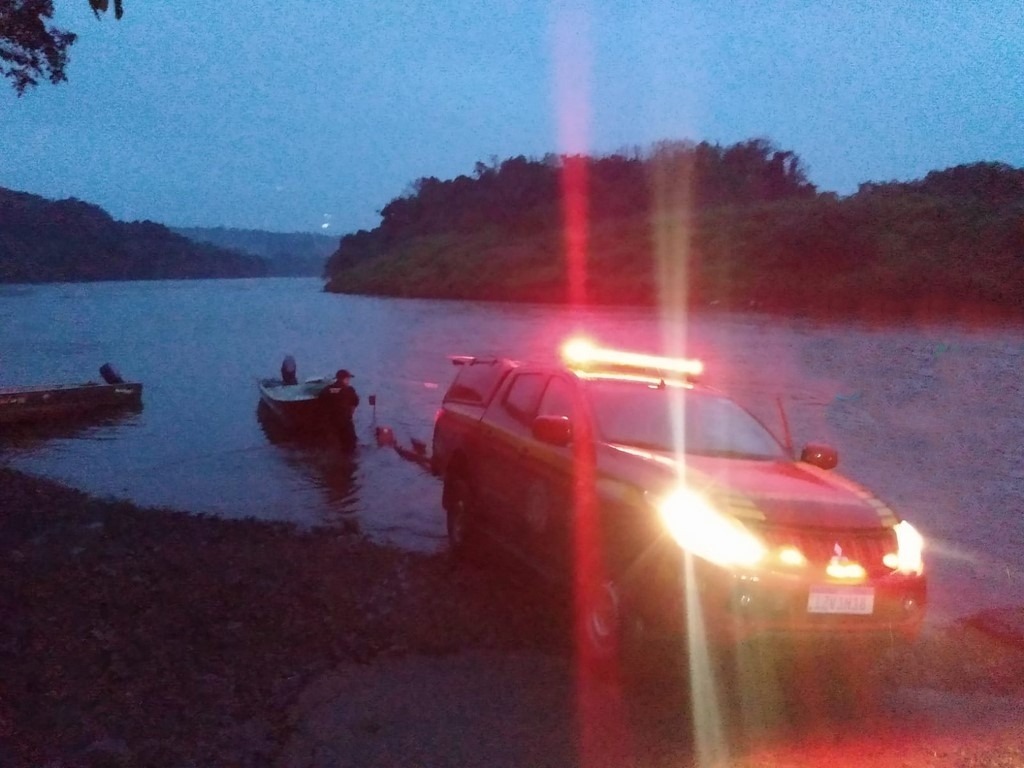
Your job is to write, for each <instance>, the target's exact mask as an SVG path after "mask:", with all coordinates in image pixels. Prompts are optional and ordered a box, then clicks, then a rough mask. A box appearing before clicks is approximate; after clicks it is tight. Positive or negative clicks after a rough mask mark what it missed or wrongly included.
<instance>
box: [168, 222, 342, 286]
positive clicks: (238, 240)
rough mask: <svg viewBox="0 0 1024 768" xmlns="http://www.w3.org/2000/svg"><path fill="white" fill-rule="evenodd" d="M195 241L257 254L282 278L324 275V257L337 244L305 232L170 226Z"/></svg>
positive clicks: (273, 273)
mask: <svg viewBox="0 0 1024 768" xmlns="http://www.w3.org/2000/svg"><path fill="white" fill-rule="evenodd" d="M172 231H174V232H177V233H178V234H179V235H184V236H185V237H187V238H189V239H190V240H193V241H195V242H197V243H210V244H212V245H216V246H219V247H221V248H231V249H234V250H236V251H242V252H243V253H251V254H253V255H255V256H259V257H261V258H262V259H264V260H265V261H266V262H267V274H268V275H274V276H281V277H302V276H308V277H323V274H324V267H325V266H326V264H327V259H328V258H329V257H330V255H331V254H332V253H334V251H335V249H337V247H338V238H337V237H328V236H327V235H318V234H313V233H308V232H264V231H262V230H256V229H226V228H224V227H216V228H212V229H211V228H202V227H172Z"/></svg>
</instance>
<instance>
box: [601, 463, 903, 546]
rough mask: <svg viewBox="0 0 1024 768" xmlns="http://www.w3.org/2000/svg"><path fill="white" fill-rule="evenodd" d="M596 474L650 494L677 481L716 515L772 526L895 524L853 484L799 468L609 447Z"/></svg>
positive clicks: (830, 473)
mask: <svg viewBox="0 0 1024 768" xmlns="http://www.w3.org/2000/svg"><path fill="white" fill-rule="evenodd" d="M597 469H598V475H599V477H601V476H613V477H617V478H623V479H626V480H627V482H630V483H634V484H635V485H636V486H637V487H639V488H645V489H650V490H651V491H652V492H653V493H655V494H660V493H667V492H668V491H669V490H670V489H671V488H672V487H673V486H674V485H676V484H677V483H678V482H679V480H680V478H682V479H683V480H684V481H685V482H686V484H687V485H689V486H690V487H691V488H693V489H694V490H697V491H700V492H701V493H703V494H704V495H705V496H706V497H707V498H708V499H709V500H711V501H712V502H713V503H714V504H715V506H716V507H717V508H718V509H720V510H721V511H722V512H727V513H729V514H732V515H734V516H736V517H738V518H742V519H746V520H763V521H765V522H768V523H771V524H773V525H780V526H799V527H821V528H878V527H880V526H888V525H893V524H895V523H896V522H897V518H896V516H895V515H894V513H893V512H892V510H890V509H889V508H888V507H887V506H886V505H885V504H883V503H882V502H881V501H879V500H878V499H877V498H875V496H873V495H872V494H871V493H870V492H869V491H867V490H866V489H864V488H863V487H861V486H860V485H858V484H857V483H854V482H853V481H852V480H849V479H847V478H845V477H843V476H842V475H840V474H838V473H836V472H835V471H826V470H823V469H819V468H818V467H815V466H813V465H811V464H807V463H804V462H795V461H763V460H753V459H733V458H716V457H708V456H694V455H684V456H676V455H675V454H672V453H667V452H660V451H659V452H653V451H645V450H640V449H636V448H631V447H629V446H622V445H613V444H609V445H605V446H603V450H599V451H598V467H597Z"/></svg>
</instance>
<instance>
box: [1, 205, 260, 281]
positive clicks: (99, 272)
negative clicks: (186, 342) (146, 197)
mask: <svg viewBox="0 0 1024 768" xmlns="http://www.w3.org/2000/svg"><path fill="white" fill-rule="evenodd" d="M266 273H267V265H266V263H265V262H264V261H263V260H262V259H260V258H258V257H256V256H252V255H249V254H244V253H240V252H238V251H232V250H227V249H224V248H218V247H216V246H213V245H208V244H201V243H196V242H193V241H192V240H189V239H188V238H186V237H183V236H181V235H179V234H176V233H174V232H172V231H171V230H169V229H168V228H167V227H165V226H163V225H162V224H156V223H154V222H152V221H136V222H120V221H115V220H114V219H113V218H111V216H110V215H109V214H108V213H107V212H106V211H104V210H103V209H102V208H99V207H98V206H95V205H92V204H90V203H85V202H82V201H81V200H75V199H68V200H48V199H46V198H43V197H39V196H37V195H32V194H28V193H25V192H15V191H13V190H9V189H3V188H0V283H44V282H82V281H90V280H156V279H168V278H209V277H261V276H263V275H265V274H266Z"/></svg>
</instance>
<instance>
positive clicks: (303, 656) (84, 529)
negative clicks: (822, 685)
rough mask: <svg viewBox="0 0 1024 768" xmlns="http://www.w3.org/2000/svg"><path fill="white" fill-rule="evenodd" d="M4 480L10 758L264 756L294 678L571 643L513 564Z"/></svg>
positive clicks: (930, 670)
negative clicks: (459, 562) (454, 564)
mask: <svg viewBox="0 0 1024 768" xmlns="http://www.w3.org/2000/svg"><path fill="white" fill-rule="evenodd" d="M0 489H2V495H3V510H2V512H0V765H3V766H5V767H7V766H11V767H14V768H20V767H21V766H37V765H47V764H54V765H61V766H99V765H105V766H107V765H125V766H127V765H148V766H185V765H252V766H256V765H267V764H272V763H273V762H275V761H276V760H277V759H279V757H281V756H282V755H281V753H282V749H283V748H284V747H285V745H287V744H289V743H294V738H295V734H296V733H297V732H299V731H301V729H302V728H303V727H305V724H304V723H303V722H299V721H297V720H296V716H295V704H296V702H298V701H299V700H300V697H301V695H302V693H303V692H304V691H306V690H307V689H308V687H309V685H310V684H311V683H313V682H314V681H317V680H319V679H321V678H322V677H323V675H324V674H328V673H330V672H331V671H332V670H336V669H339V668H351V665H352V664H356V665H360V666H362V667H365V668H366V669H367V670H368V673H369V674H372V669H374V667H375V665H377V664H388V663H391V661H393V660H400V659H406V658H409V659H411V658H424V657H432V658H438V659H445V658H452V657H455V656H457V655H459V654H460V652H462V651H472V652H474V653H475V652H477V651H485V652H486V653H487V654H488V658H491V659H493V658H494V655H495V654H497V655H498V656H499V657H501V656H504V655H516V654H520V653H528V654H534V655H537V654H539V655H540V656H541V657H543V658H547V659H552V660H555V661H554V662H553V663H559V662H558V661H557V660H559V659H561V660H564V659H565V658H566V656H567V643H566V637H567V634H568V633H567V631H566V627H565V625H564V623H563V621H562V618H561V617H562V616H563V612H562V611H560V610H558V608H559V606H558V605H557V602H553V601H552V600H550V599H548V598H546V597H545V596H544V595H543V594H541V593H540V592H539V590H537V589H536V588H535V587H534V586H532V585H531V584H530V583H529V581H528V580H524V579H523V578H522V577H521V576H516V575H514V574H512V573H510V572H508V571H507V570H506V569H502V568H481V569H476V570H468V571H467V570H464V569H463V570H452V569H451V568H450V566H449V564H448V561H447V560H446V559H445V558H444V557H443V556H424V555H415V554H409V553H405V552H401V551H397V550H392V549H388V548H384V547H380V546H376V545H373V544H371V543H368V542H366V541H365V540H364V539H362V538H361V537H358V536H356V535H354V534H351V533H345V532H343V531H337V530H318V531H313V532H308V533H301V532H298V531H296V530H294V529H292V528H291V527H289V526H286V525H281V524H268V523H265V522H255V521H231V520H223V519H218V518H212V517H202V516H195V515H189V514H186V513H182V512H175V511H167V510H150V509H139V508H137V507H135V506H133V505H130V504H126V503H122V502H117V501H105V500H99V499H95V498H91V497H89V496H87V495H85V494H82V493H80V492H78V491H75V490H73V489H69V488H66V487H63V486H61V485H58V484H55V483H52V482H49V481H45V480H41V479H37V478H34V477H30V476H27V475H24V474H21V473H18V472H14V471H11V470H7V469H0ZM367 665H371V666H367ZM882 675H883V677H884V679H885V680H886V683H887V684H888V685H891V686H904V687H908V688H927V689H930V690H937V691H952V692H985V693H992V694H1000V695H1010V696H1015V697H1024V652H1022V651H1021V649H1020V648H1018V647H1017V646H1015V645H1013V644H1012V643H1006V642H1000V641H998V640H995V639H993V638H991V637H989V636H987V635H985V634H982V633H980V632H979V631H977V630H976V629H974V628H972V627H970V626H968V625H967V624H958V625H953V626H948V627H942V628H937V629H934V630H930V631H929V634H928V635H926V636H925V637H923V638H922V640H921V642H920V643H919V644H918V645H917V646H916V647H915V648H914V649H912V650H911V651H910V652H908V653H907V654H904V655H902V656H900V657H898V658H893V659H891V660H889V662H888V663H887V664H886V666H885V668H884V669H883V670H882ZM394 695H395V696H401V695H402V693H401V690H396V691H395V693H394ZM465 746H466V745H463V747H464V748H465ZM979 764H980V763H979Z"/></svg>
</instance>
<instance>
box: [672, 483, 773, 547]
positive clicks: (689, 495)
mask: <svg viewBox="0 0 1024 768" xmlns="http://www.w3.org/2000/svg"><path fill="white" fill-rule="evenodd" d="M658 512H659V513H660V514H661V519H662V521H663V522H664V523H665V527H666V528H668V531H669V533H670V534H672V538H673V539H675V541H676V543H677V544H679V546H680V547H682V548H683V549H685V550H687V551H688V552H692V553H693V554H695V555H697V556H698V557H701V558H703V559H705V560H708V561H710V562H712V563H715V564H717V565H722V566H730V565H733V566H735V565H740V566H752V565H756V564H757V563H758V562H760V560H761V559H762V558H763V557H764V556H765V554H766V553H767V549H766V548H765V546H764V544H762V543H761V542H760V541H759V540H758V539H757V537H755V536H754V535H753V534H752V533H751V532H750V531H748V530H747V529H746V528H745V527H744V526H743V524H742V523H740V522H739V521H737V520H735V519H734V518H731V517H728V516H727V515H723V514H722V513H721V512H719V511H718V510H716V509H715V508H714V507H713V506H712V505H711V504H710V503H709V502H708V501H707V499H705V498H704V497H703V496H701V495H700V494H699V493H696V492H694V491H692V490H690V489H689V488H680V489H678V490H676V491H674V492H673V493H671V494H670V495H668V496H666V497H665V498H664V499H662V501H661V503H660V504H659V505H658Z"/></svg>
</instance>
